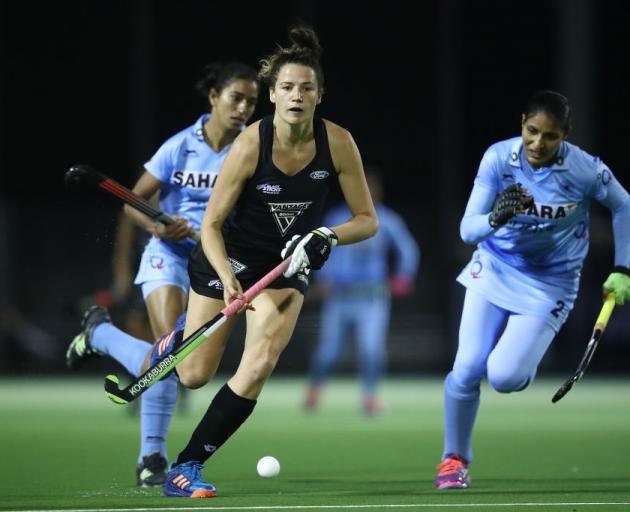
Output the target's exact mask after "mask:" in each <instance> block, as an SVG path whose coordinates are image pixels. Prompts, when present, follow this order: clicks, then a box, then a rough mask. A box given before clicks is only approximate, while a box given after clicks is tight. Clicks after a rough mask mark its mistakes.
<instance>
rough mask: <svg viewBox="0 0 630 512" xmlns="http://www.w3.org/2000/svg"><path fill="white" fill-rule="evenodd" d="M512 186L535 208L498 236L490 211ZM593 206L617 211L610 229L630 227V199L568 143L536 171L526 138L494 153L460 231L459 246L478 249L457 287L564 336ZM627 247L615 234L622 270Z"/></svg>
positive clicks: (486, 159)
mask: <svg viewBox="0 0 630 512" xmlns="http://www.w3.org/2000/svg"><path fill="white" fill-rule="evenodd" d="M514 183H520V184H521V185H522V186H523V187H524V188H525V189H527V190H528V191H529V194H531V195H532V196H533V198H534V203H533V205H532V206H531V207H530V208H529V209H528V210H527V211H525V212H524V213H523V214H520V215H517V216H515V217H514V218H513V219H511V220H510V221H509V222H508V223H507V224H506V225H505V226H502V227H500V228H498V229H497V230H493V229H492V228H491V227H490V226H489V223H488V221H487V219H488V213H489V212H490V211H491V209H492V204H493V202H494V200H495V199H496V196H497V194H499V193H500V192H501V191H503V190H504V189H505V188H507V187H508V186H509V185H512V184H514ZM592 199H595V200H597V201H599V202H600V203H602V204H603V205H605V206H607V207H608V208H609V209H610V210H611V211H612V213H613V224H614V223H615V217H616V216H618V217H619V219H618V224H621V223H625V222H627V220H628V219H627V218H626V217H628V214H629V213H630V199H629V197H628V194H627V192H626V191H625V190H624V189H623V187H622V186H621V185H620V184H619V183H618V182H617V180H616V179H615V177H614V176H613V174H612V172H611V171H610V169H608V167H607V166H606V165H605V164H604V163H603V162H602V161H601V160H600V159H599V158H598V157H594V156H591V155H589V154H588V153H586V152H585V151H583V150H581V149H580V148H579V147H577V146H575V145H573V144H570V143H568V142H566V141H564V142H562V143H561V144H560V147H559V149H558V152H557V154H556V156H555V158H554V160H553V163H552V165H551V166H550V167H546V168H541V169H536V170H535V169H533V168H532V167H531V166H530V165H529V163H528V162H527V159H526V157H525V155H524V152H523V147H522V138H521V137H515V138H513V139H508V140H505V141H502V142H498V143H496V144H494V145H492V146H491V147H490V148H489V149H488V150H487V151H486V153H485V155H484V156H483V159H482V161H481V164H480V166H479V172H478V174H477V177H476V178H475V188H474V190H473V194H472V195H471V198H470V200H469V203H468V206H467V208H466V214H465V216H464V219H463V220H462V225H461V231H462V238H463V239H464V240H465V241H467V242H472V243H475V242H478V243H479V245H478V250H477V251H476V253H475V254H474V255H473V259H472V261H471V262H470V263H469V264H468V266H467V267H466V268H465V269H464V271H463V272H462V273H461V274H460V276H459V277H458V280H459V281H460V282H461V283H462V284H464V285H465V286H467V287H469V288H473V289H475V290H477V291H479V292H480V293H482V294H483V295H484V296H486V297H487V298H488V300H490V301H491V302H493V303H494V304H497V305H498V306H500V307H503V308H506V309H508V310H510V311H514V312H518V313H523V314H534V315H536V316H543V317H545V318H547V319H548V321H549V323H550V324H552V326H553V327H554V328H555V329H556V330H557V329H559V327H560V326H561V325H562V323H563V322H564V320H566V317H567V315H568V313H569V311H570V310H571V308H572V307H573V303H574V301H575V297H576V296H577V290H578V286H579V279H580V271H581V268H582V264H583V261H584V258H585V257H586V254H587V252H588V244H589V215H588V210H589V207H590V203H591V200H592ZM621 217H623V218H624V219H625V220H624V222H621ZM626 226H627V224H626ZM629 242H630V240H629V238H628V235H627V234H623V233H622V230H621V229H618V230H615V246H616V253H615V261H616V262H619V263H618V264H620V265H625V266H627V265H628V263H629V262H630V243H629ZM549 315H551V317H549Z"/></svg>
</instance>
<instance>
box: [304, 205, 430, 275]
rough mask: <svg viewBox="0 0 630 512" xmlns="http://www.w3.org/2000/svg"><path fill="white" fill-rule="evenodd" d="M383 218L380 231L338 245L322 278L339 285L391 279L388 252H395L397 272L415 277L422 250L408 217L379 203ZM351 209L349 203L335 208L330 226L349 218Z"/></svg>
mask: <svg viewBox="0 0 630 512" xmlns="http://www.w3.org/2000/svg"><path fill="white" fill-rule="evenodd" d="M376 213H377V215H378V219H379V229H378V231H377V233H376V234H375V235H374V236H373V237H371V238H368V239H367V240H363V241H362V242H359V243H356V244H350V245H342V246H339V247H337V248H336V249H335V250H334V251H333V252H332V253H331V255H330V258H329V259H328V261H327V262H326V265H324V266H323V267H322V269H321V270H319V271H318V272H317V278H318V280H319V281H322V282H331V283H334V284H336V285H344V284H349V285H351V284H380V285H382V284H383V283H387V280H388V278H389V274H390V270H389V265H388V255H389V252H390V251H392V253H393V256H394V268H393V273H394V274H399V275H402V276H404V277H407V278H409V279H413V278H414V277H415V275H416V271H417V269H418V264H419V260H420V251H419V249H418V245H417V243H416V241H415V240H414V239H413V237H412V235H411V234H410V233H409V230H408V229H407V226H406V225H405V223H404V221H403V220H402V218H401V217H400V215H398V214H397V213H396V212H394V211H393V210H391V209H390V208H388V207H386V206H384V205H382V204H377V205H376ZM350 217H351V215H350V210H349V209H348V207H347V206H346V205H339V206H336V207H334V208H333V209H331V210H330V211H329V212H328V213H327V214H326V216H325V218H324V224H325V225H326V226H335V225H337V224H342V223H344V222H346V221H347V220H348V219H349V218H350Z"/></svg>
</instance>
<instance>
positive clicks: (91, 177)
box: [64, 164, 199, 240]
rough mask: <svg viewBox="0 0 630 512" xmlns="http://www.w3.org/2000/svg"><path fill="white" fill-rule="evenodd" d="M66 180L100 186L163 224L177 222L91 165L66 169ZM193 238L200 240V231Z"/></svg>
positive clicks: (69, 182) (70, 183) (68, 184)
mask: <svg viewBox="0 0 630 512" xmlns="http://www.w3.org/2000/svg"><path fill="white" fill-rule="evenodd" d="M64 181H65V183H66V186H67V187H72V186H76V185H81V184H84V183H85V184H88V185H90V186H92V187H99V188H101V189H103V190H104V191H105V192H108V193H109V194H111V195H113V196H115V197H117V198H118V199H120V200H122V201H123V202H125V203H126V204H128V205H129V206H131V207H133V208H135V209H136V210H138V211H141V212H142V213H144V214H145V215H147V216H148V217H150V218H151V219H153V220H154V221H156V222H161V223H162V224H173V222H175V221H174V220H173V218H172V217H171V216H170V215H168V214H167V213H164V212H163V211H161V210H158V209H157V208H155V207H154V206H153V205H152V204H151V203H149V201H147V200H146V199H145V198H144V197H140V196H139V195H138V194H135V193H133V192H132V191H131V190H129V189H128V188H127V187H125V186H124V185H121V184H120V183H118V182H117V181H115V180H113V179H111V178H109V177H107V176H105V175H104V174H103V173H101V172H99V171H97V170H96V169H94V168H93V167H92V166H90V165H85V164H81V165H74V166H72V167H70V169H69V170H68V171H66V174H65V176H64ZM191 238H192V239H193V240H199V233H195V234H194V235H192V236H191Z"/></svg>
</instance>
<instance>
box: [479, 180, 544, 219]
mask: <svg viewBox="0 0 630 512" xmlns="http://www.w3.org/2000/svg"><path fill="white" fill-rule="evenodd" d="M533 200H534V198H533V197H532V196H528V195H527V193H526V191H525V189H523V188H522V187H521V184H520V183H515V184H512V185H510V186H509V187H507V188H506V189H505V190H504V191H503V192H501V193H500V194H499V196H498V197H497V200H496V201H495V202H494V206H493V207H492V211H491V212H490V217H489V218H488V222H490V225H491V226H492V227H493V228H498V227H499V226H503V225H504V224H505V223H506V222H507V221H508V220H510V219H511V218H512V217H514V216H515V215H516V214H517V213H521V212H522V211H523V210H524V209H525V207H526V206H529V205H530V204H531V203H532V201H533Z"/></svg>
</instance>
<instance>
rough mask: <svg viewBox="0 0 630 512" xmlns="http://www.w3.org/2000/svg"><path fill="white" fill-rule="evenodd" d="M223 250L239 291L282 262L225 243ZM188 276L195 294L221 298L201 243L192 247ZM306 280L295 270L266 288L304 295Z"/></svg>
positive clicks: (215, 274) (267, 254) (220, 292)
mask: <svg viewBox="0 0 630 512" xmlns="http://www.w3.org/2000/svg"><path fill="white" fill-rule="evenodd" d="M226 249H227V253H228V257H229V258H230V261H231V262H232V270H233V271H234V275H235V276H236V279H238V280H239V282H240V283H241V287H242V288H243V291H245V290H247V289H249V288H250V287H251V286H252V285H253V284H255V283H256V282H257V281H258V280H260V278H262V277H263V276H264V275H265V274H267V273H268V272H269V271H270V270H272V269H273V268H274V267H276V266H277V265H278V264H280V262H281V261H282V260H281V259H280V257H279V256H277V255H274V254H269V253H260V252H258V253H255V250H251V249H247V250H245V249H243V248H242V247H237V246H230V245H229V244H227V243H226ZM188 276H189V277H190V287H191V288H192V289H193V290H194V291H195V293H198V294H199V295H204V296H205V297H210V298H212V299H220V300H223V283H222V282H221V280H220V279H219V276H218V274H217V273H216V272H215V270H214V268H212V266H211V265H210V262H209V261H208V259H207V258H206V255H205V254H204V252H203V248H202V247H201V242H199V243H198V244H197V246H196V247H195V248H194V249H193V251H192V253H191V255H190V259H189V260H188ZM308 282H309V278H308V276H307V275H306V274H304V273H302V272H298V273H297V274H295V275H294V276H292V277H289V278H287V277H284V276H283V275H281V276H280V277H278V278H277V279H276V280H275V281H273V282H272V283H271V284H270V285H269V286H267V288H271V289H274V290H280V289H283V288H294V289H296V290H298V291H299V292H300V293H301V294H302V295H304V294H306V290H307V289H308Z"/></svg>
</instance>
